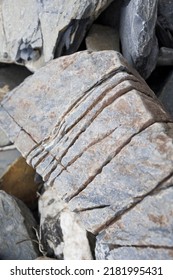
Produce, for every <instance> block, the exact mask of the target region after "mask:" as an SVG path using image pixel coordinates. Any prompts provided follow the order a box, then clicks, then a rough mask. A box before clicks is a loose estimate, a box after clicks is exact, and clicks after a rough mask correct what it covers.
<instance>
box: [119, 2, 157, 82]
mask: <svg viewBox="0 0 173 280" xmlns="http://www.w3.org/2000/svg"><path fill="white" fill-rule="evenodd" d="M124 2H125V4H124V5H123V6H122V12H121V22H120V38H121V44H122V53H123V55H124V56H125V58H126V59H127V60H128V62H129V63H130V64H131V65H132V66H134V67H135V68H136V69H137V70H138V71H139V73H140V74H141V76H143V77H144V78H145V79H146V78H148V77H149V76H150V74H151V72H152V71H153V70H154V68H155V66H156V63H157V57H158V51H159V48H158V42H157V39H156V36H155V27H156V20H157V4H158V0H145V1H143V0H131V1H129V0H125V1H124Z"/></svg>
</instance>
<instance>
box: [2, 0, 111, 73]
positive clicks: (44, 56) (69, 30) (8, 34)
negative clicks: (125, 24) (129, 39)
mask: <svg viewBox="0 0 173 280" xmlns="http://www.w3.org/2000/svg"><path fill="white" fill-rule="evenodd" d="M111 2H112V0H94V1H93V0H92V1H91V0H89V1H88V0H84V1H83V0H77V1H75V0H70V1H69V0H68V1H61V0H52V1H45V0H43V1H41V0H39V1H38V0H27V1H23V0H22V1H21V0H17V1H15V2H14V1H12V0H6V1H1V3H0V42H1V50H0V61H1V62H6V63H11V62H14V63H19V64H24V65H26V66H27V67H28V68H29V69H30V70H31V71H35V70H36V69H37V68H39V67H41V66H43V65H44V64H45V63H47V62H48V61H49V60H51V59H53V58H54V57H58V56H60V55H62V54H69V53H72V52H74V51H76V50H77V49H78V47H79V45H80V43H81V41H82V39H83V37H84V35H85V32H86V31H87V29H88V28H89V27H90V25H91V23H92V22H93V20H94V19H95V18H96V17H97V16H98V15H99V14H100V13H101V11H102V10H103V9H104V8H106V7H107V6H108V5H109V4H110V3H111ZM19 7H20V9H19ZM14 27H15V28H14Z"/></svg>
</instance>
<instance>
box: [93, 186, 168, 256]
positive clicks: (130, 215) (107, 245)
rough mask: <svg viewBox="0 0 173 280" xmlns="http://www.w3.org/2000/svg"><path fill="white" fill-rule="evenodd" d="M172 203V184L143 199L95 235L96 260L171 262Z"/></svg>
mask: <svg viewBox="0 0 173 280" xmlns="http://www.w3.org/2000/svg"><path fill="white" fill-rule="evenodd" d="M162 187H163V186H162ZM172 203H173V188H172V185H171V186H169V188H167V189H161V190H160V191H159V192H156V193H153V194H151V195H148V196H146V197H144V198H143V200H142V201H141V202H140V203H137V204H136V205H135V207H133V208H132V209H130V210H129V211H127V212H126V213H124V214H123V215H122V216H121V217H120V218H119V219H117V220H116V221H115V222H114V223H112V224H111V225H110V226H108V228H107V229H105V230H104V231H103V232H101V233H100V234H99V235H98V237H97V243H96V244H97V245H96V258H97V259H105V258H107V259H114V258H115V259H118V258H120V259H135V258H136V259H141V258H144V259H155V258H156V259H172V256H173V249H172V248H173V237H172V227H173V221H172ZM157 254H158V256H157Z"/></svg>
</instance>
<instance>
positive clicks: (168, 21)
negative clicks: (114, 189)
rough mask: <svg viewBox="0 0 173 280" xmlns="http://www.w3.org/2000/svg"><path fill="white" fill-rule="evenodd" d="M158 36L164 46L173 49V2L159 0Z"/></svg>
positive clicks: (172, 0) (171, 0) (170, 0)
mask: <svg viewBox="0 0 173 280" xmlns="http://www.w3.org/2000/svg"><path fill="white" fill-rule="evenodd" d="M157 36H158V38H159V41H160V43H161V45H162V46H164V47H168V48H173V0H169V1H165V0H158V19H157Z"/></svg>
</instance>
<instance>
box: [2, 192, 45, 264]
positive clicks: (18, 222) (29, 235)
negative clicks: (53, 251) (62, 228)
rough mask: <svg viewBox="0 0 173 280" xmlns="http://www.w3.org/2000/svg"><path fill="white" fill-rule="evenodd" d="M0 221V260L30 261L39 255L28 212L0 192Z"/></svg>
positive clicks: (17, 202)
mask: <svg viewBox="0 0 173 280" xmlns="http://www.w3.org/2000/svg"><path fill="white" fill-rule="evenodd" d="M0 221H1V226H0V259H3V260H12V259H13V260H32V259H35V258H37V257H38V256H39V255H40V253H39V251H38V246H37V245H36V243H35V242H34V241H33V240H35V241H37V239H36V236H35V232H34V229H33V227H35V228H36V226H37V224H36V221H35V220H34V218H33V216H32V214H31V212H30V210H29V209H28V208H27V207H26V206H25V205H24V204H23V202H22V201H20V200H19V199H16V198H14V197H12V196H10V195H8V194H7V193H5V192H4V191H0Z"/></svg>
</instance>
